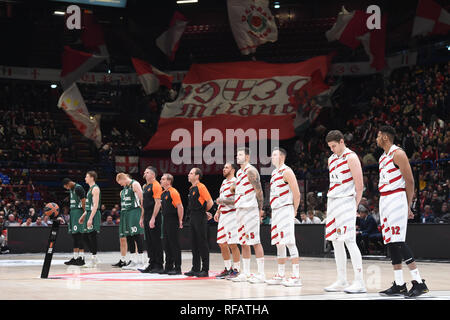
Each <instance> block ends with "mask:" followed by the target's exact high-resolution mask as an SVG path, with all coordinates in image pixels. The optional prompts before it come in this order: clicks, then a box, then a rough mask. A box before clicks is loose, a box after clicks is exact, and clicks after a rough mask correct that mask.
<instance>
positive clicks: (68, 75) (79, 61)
mask: <svg viewBox="0 0 450 320" xmlns="http://www.w3.org/2000/svg"><path fill="white" fill-rule="evenodd" d="M104 59H106V57H105V56H98V55H94V54H92V53H87V52H82V51H78V50H74V49H72V48H70V47H69V46H65V47H64V53H63V57H62V69H61V75H60V77H61V85H62V87H63V88H64V90H66V89H68V88H69V87H70V86H71V85H72V84H73V83H75V82H76V81H77V80H78V79H80V78H81V77H82V76H83V74H84V73H85V72H87V71H89V70H91V69H92V68H93V67H95V66H96V65H97V64H99V63H100V62H101V61H102V60H104Z"/></svg>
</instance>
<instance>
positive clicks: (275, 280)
mask: <svg viewBox="0 0 450 320" xmlns="http://www.w3.org/2000/svg"><path fill="white" fill-rule="evenodd" d="M283 281H286V277H282V276H280V275H279V274H278V273H277V274H276V275H274V276H273V277H272V279H268V280H266V283H267V284H269V285H275V284H281V283H282V282H283Z"/></svg>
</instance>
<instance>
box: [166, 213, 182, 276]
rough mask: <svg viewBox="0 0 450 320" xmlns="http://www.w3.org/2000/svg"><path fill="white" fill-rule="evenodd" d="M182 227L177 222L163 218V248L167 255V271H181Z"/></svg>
mask: <svg viewBox="0 0 450 320" xmlns="http://www.w3.org/2000/svg"><path fill="white" fill-rule="evenodd" d="M179 232H180V225H179V223H178V221H177V220H170V219H166V218H165V217H163V247H164V252H165V253H166V264H165V269H166V270H172V269H174V268H175V269H177V270H181V246H180V236H179Z"/></svg>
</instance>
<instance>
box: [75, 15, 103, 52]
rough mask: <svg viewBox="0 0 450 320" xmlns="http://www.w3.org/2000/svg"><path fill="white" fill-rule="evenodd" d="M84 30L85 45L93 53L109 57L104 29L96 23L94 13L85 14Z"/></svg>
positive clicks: (82, 39) (83, 39)
mask: <svg viewBox="0 0 450 320" xmlns="http://www.w3.org/2000/svg"><path fill="white" fill-rule="evenodd" d="M82 25H83V29H82V31H81V41H82V42H83V45H84V46H85V47H86V48H87V49H89V50H92V51H93V52H98V53H100V55H102V56H107V57H109V53H108V49H107V48H106V44H105V37H104V34H103V29H102V27H101V26H100V24H99V23H98V22H97V21H96V19H95V17H94V15H93V14H92V13H86V12H84V13H83V24H82Z"/></svg>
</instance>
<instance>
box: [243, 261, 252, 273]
mask: <svg viewBox="0 0 450 320" xmlns="http://www.w3.org/2000/svg"><path fill="white" fill-rule="evenodd" d="M242 263H243V264H244V274H250V259H242Z"/></svg>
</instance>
